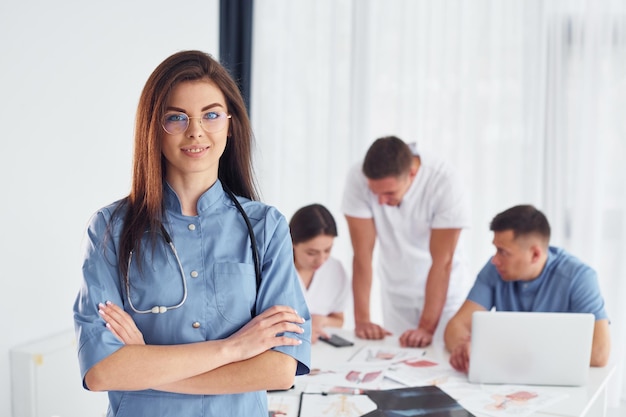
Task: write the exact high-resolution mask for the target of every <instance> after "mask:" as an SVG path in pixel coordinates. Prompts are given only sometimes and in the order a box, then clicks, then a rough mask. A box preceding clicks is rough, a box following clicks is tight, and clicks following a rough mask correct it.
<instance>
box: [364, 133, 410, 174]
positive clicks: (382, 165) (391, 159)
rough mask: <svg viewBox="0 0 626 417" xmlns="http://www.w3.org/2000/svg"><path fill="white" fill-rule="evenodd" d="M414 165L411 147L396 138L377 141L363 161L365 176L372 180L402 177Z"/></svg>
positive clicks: (383, 138) (390, 137) (391, 137)
mask: <svg viewBox="0 0 626 417" xmlns="http://www.w3.org/2000/svg"><path fill="white" fill-rule="evenodd" d="M412 163H413V152H411V148H409V145H407V144H406V143H404V142H403V141H402V139H400V138H398V137H396V136H386V137H382V138H379V139H376V140H375V141H374V143H372V145H371V146H370V147H369V149H368V150H367V153H366V154H365V159H364V161H363V167H362V169H363V174H365V176H366V177H367V178H369V179H371V180H379V179H382V178H387V177H396V178H397V177H401V176H403V175H405V174H408V173H409V171H410V170H411V164H412Z"/></svg>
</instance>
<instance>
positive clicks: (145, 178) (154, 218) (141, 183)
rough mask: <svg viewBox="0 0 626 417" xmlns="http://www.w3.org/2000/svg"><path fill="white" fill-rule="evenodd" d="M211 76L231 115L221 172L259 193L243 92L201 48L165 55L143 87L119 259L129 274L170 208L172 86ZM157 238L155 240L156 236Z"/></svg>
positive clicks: (229, 182)
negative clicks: (167, 152) (167, 143)
mask: <svg viewBox="0 0 626 417" xmlns="http://www.w3.org/2000/svg"><path fill="white" fill-rule="evenodd" d="M200 79H207V80H210V81H211V82H213V83H214V84H215V85H216V86H217V87H218V88H219V89H220V90H221V91H222V93H223V94H224V97H225V99H226V106H227V108H228V111H229V113H230V115H231V116H232V118H231V120H230V128H229V129H230V131H229V134H230V138H229V140H228V141H227V143H226V148H225V150H224V153H223V154H222V156H221V158H220V164H219V169H218V178H219V179H220V180H221V181H222V183H223V184H224V185H226V186H227V187H228V188H229V189H230V190H232V192H233V193H234V194H236V195H240V196H243V197H247V198H249V199H252V200H257V199H258V194H257V186H256V182H255V180H254V175H253V174H254V173H253V169H252V158H251V153H252V142H253V135H252V128H251V126H250V119H249V118H248V113H247V111H246V107H245V104H244V101H243V98H242V96H241V92H240V91H239V88H238V87H237V84H236V83H235V81H234V80H233V79H232V78H231V76H230V74H229V73H228V71H227V70H226V69H225V68H224V67H223V66H222V65H221V64H220V63H219V62H218V61H217V60H215V59H214V58H213V57H212V56H211V55H209V54H207V53H204V52H201V51H181V52H178V53H175V54H174V55H171V56H170V57H168V58H167V59H165V60H164V61H163V62H162V63H161V64H160V65H159V66H158V67H156V69H155V70H154V71H153V72H152V74H151V75H150V77H149V78H148V80H147V81H146V85H145V86H144V88H143V91H142V92H141V96H140V98H139V105H138V106H137V115H136V119H135V151H134V156H133V176H132V184H131V190H130V194H129V195H128V197H126V198H125V199H124V201H123V202H122V204H121V205H120V207H119V208H120V209H122V208H123V209H125V210H126V214H125V216H124V225H123V228H122V233H121V236H120V247H119V253H118V262H119V268H120V272H121V274H122V277H124V278H123V279H124V280H126V275H127V272H128V259H129V256H130V252H131V250H132V251H134V252H135V254H134V255H133V256H140V253H141V239H142V236H143V235H144V233H145V232H146V231H150V232H153V239H156V236H158V234H156V233H154V232H158V231H159V230H160V228H161V225H162V221H163V214H164V206H163V181H164V178H165V161H164V158H163V155H162V153H161V139H162V136H163V134H164V132H163V128H162V127H161V118H162V117H163V115H164V114H165V107H166V105H167V102H168V99H169V96H170V93H171V91H172V89H173V88H174V87H175V86H176V85H177V84H179V83H181V82H184V81H193V80H200ZM153 241H154V240H153Z"/></svg>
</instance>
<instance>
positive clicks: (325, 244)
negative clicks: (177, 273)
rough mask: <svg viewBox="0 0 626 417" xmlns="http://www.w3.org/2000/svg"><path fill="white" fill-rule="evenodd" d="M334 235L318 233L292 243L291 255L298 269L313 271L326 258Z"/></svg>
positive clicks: (331, 246)
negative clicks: (310, 237)
mask: <svg viewBox="0 0 626 417" xmlns="http://www.w3.org/2000/svg"><path fill="white" fill-rule="evenodd" d="M334 241H335V237H334V236H329V235H318V236H316V237H314V238H313V239H310V240H307V241H305V242H300V243H296V244H294V245H293V257H294V262H295V265H296V269H297V270H298V271H315V270H317V269H319V267H320V266H322V265H323V264H324V262H326V260H328V257H329V256H330V251H331V249H332V248H333V242H334Z"/></svg>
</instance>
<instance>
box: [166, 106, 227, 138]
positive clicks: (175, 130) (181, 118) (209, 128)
mask: <svg viewBox="0 0 626 417" xmlns="http://www.w3.org/2000/svg"><path fill="white" fill-rule="evenodd" d="M230 118H231V115H230V114H226V113H224V112H215V111H208V112H206V113H204V114H203V115H202V116H200V117H189V116H187V115H186V114H185V113H181V112H177V111H173V112H167V113H165V116H163V122H162V123H161V126H163V130H165V131H166V132H167V133H169V134H170V135H177V134H179V133H183V132H185V131H186V130H187V128H189V119H199V120H200V126H202V129H204V131H205V132H207V133H215V132H219V131H220V130H222V129H224V127H225V126H226V122H227V121H228V119H230Z"/></svg>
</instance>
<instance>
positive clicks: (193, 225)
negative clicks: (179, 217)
mask: <svg viewBox="0 0 626 417" xmlns="http://www.w3.org/2000/svg"><path fill="white" fill-rule="evenodd" d="M187 227H188V228H189V230H191V231H192V232H193V231H194V230H196V225H195V224H193V223H192V224H190V225H189V226H187Z"/></svg>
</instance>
